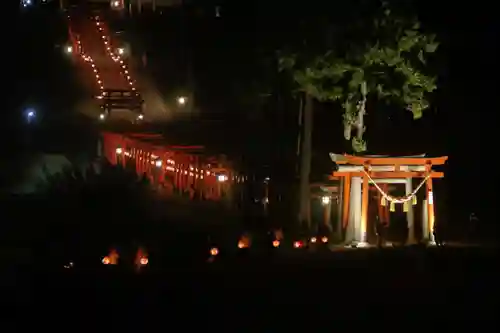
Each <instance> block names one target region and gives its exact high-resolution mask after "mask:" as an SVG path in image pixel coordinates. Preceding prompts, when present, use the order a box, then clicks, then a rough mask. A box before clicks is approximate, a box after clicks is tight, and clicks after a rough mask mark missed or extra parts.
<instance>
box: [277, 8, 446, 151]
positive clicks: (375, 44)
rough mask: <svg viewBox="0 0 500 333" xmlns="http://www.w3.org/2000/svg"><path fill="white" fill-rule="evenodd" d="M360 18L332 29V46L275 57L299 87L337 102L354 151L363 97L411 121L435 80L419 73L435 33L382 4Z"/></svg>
mask: <svg viewBox="0 0 500 333" xmlns="http://www.w3.org/2000/svg"><path fill="white" fill-rule="evenodd" d="M362 21H363V22H366V23H362V24H354V22H353V24H352V26H353V27H352V28H349V29H347V28H346V29H335V31H337V33H336V34H335V36H334V37H333V38H335V41H336V42H335V45H336V46H335V48H334V49H333V48H330V49H328V50H327V51H326V52H323V53H320V54H307V53H305V52H292V53H286V54H285V53H282V54H280V55H279V62H280V70H286V71H288V72H289V73H291V75H292V76H293V80H294V82H295V83H296V85H297V87H298V90H299V91H302V92H305V93H307V94H310V95H312V96H313V97H314V98H316V99H318V100H320V101H339V102H341V103H342V108H343V119H344V137H345V139H346V140H351V141H352V146H353V150H354V151H356V152H361V151H365V150H366V142H365V141H364V140H363V134H364V132H365V127H364V122H363V117H364V115H365V114H366V101H367V99H368V98H376V99H377V100H385V101H387V102H391V103H394V104H396V105H400V106H401V107H402V108H405V109H407V110H409V111H411V112H412V113H413V117H414V118H415V119H417V118H420V117H421V116H422V112H423V110H425V109H427V108H428V107H429V102H428V100H427V94H428V93H430V92H432V91H434V90H435V89H436V84H435V78H434V77H432V76H429V75H426V74H425V73H424V69H425V67H426V62H427V56H428V54H430V53H433V52H435V51H436V49H437V47H438V43H437V42H436V37H435V35H432V34H426V33H425V32H424V31H423V30H422V28H421V25H420V23H419V21H418V20H417V18H415V17H413V18H407V17H404V16H402V15H398V14H395V13H393V12H391V10H390V9H389V7H388V5H387V4H384V5H383V6H382V8H381V9H380V10H379V12H378V13H376V14H375V15H374V16H370V17H369V18H363V19H362ZM353 129H356V130H357V135H356V136H353V135H352V134H351V133H352V130H353Z"/></svg>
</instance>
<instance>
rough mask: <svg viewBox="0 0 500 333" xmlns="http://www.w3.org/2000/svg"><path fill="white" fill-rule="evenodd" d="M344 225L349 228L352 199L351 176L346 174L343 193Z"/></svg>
mask: <svg viewBox="0 0 500 333" xmlns="http://www.w3.org/2000/svg"><path fill="white" fill-rule="evenodd" d="M342 196H343V197H342V199H343V200H342V203H343V207H342V227H343V228H344V229H345V228H347V224H348V223H349V205H350V201H351V176H350V175H347V176H344V193H342Z"/></svg>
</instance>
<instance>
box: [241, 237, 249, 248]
mask: <svg viewBox="0 0 500 333" xmlns="http://www.w3.org/2000/svg"><path fill="white" fill-rule="evenodd" d="M249 247H250V237H248V236H247V235H243V236H242V237H241V238H240V240H239V241H238V248H239V249H246V248H249Z"/></svg>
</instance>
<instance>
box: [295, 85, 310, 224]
mask: <svg viewBox="0 0 500 333" xmlns="http://www.w3.org/2000/svg"><path fill="white" fill-rule="evenodd" d="M304 98H305V101H304V113H303V115H304V121H303V126H302V147H301V148H302V149H301V155H300V188H299V195H300V204H299V216H298V218H299V223H301V224H305V227H307V228H309V227H310V226H311V212H310V208H311V203H310V191H311V190H310V186H309V177H310V174H311V158H312V130H313V98H312V96H311V95H310V94H308V93H306V94H305V97H304Z"/></svg>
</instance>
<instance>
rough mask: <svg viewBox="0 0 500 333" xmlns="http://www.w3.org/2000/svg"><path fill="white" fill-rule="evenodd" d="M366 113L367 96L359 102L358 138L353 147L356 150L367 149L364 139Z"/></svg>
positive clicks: (359, 151) (362, 150)
mask: <svg viewBox="0 0 500 333" xmlns="http://www.w3.org/2000/svg"><path fill="white" fill-rule="evenodd" d="M365 115H366V96H365V95H363V99H362V100H361V101H360V102H359V104H358V119H357V120H356V125H355V126H356V140H353V141H352V143H353V145H352V148H353V150H354V152H356V153H361V152H364V151H366V149H367V147H366V142H365V141H364V140H363V136H364V134H365V130H366V128H365Z"/></svg>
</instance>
